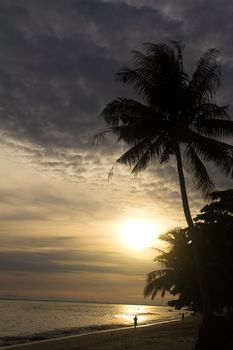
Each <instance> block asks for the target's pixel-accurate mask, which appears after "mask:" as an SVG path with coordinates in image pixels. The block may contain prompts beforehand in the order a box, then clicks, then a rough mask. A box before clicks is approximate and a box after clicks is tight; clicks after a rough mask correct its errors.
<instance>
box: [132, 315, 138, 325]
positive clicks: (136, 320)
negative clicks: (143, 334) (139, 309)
mask: <svg viewBox="0 0 233 350" xmlns="http://www.w3.org/2000/svg"><path fill="white" fill-rule="evenodd" d="M133 322H134V328H136V327H137V325H138V318H137V316H136V315H135V316H134V318H133Z"/></svg>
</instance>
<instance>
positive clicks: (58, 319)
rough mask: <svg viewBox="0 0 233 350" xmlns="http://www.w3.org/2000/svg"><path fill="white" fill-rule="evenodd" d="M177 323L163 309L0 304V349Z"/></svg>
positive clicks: (174, 316) (175, 313)
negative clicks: (160, 323)
mask: <svg viewBox="0 0 233 350" xmlns="http://www.w3.org/2000/svg"><path fill="white" fill-rule="evenodd" d="M135 315H137V317H138V325H146V324H150V323H159V322H161V321H170V320H175V319H177V318H179V319H180V313H179V312H178V311H172V310H171V309H170V308H168V307H165V306H145V305H117V304H97V303H77V302H58V301H25V300H1V301H0V346H6V345H12V344H17V343H26V342H30V341H35V340H43V339H50V338H55V337H63V336H68V335H75V334H80V333H88V332H94V331H98V330H104V329H111V328H120V327H127V326H132V325H133V317H134V316H135Z"/></svg>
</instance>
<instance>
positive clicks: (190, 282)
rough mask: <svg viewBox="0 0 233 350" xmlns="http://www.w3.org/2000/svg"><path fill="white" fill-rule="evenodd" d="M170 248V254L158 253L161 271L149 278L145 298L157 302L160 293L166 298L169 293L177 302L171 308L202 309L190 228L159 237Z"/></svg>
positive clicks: (168, 252) (156, 260) (157, 261)
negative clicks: (156, 298) (148, 297)
mask: <svg viewBox="0 0 233 350" xmlns="http://www.w3.org/2000/svg"><path fill="white" fill-rule="evenodd" d="M159 239H161V240H162V241H163V242H165V243H167V244H168V245H169V250H168V251H162V250H159V254H158V255H157V256H156V257H155V259H154V261H155V262H156V263H159V264H160V268H159V269H157V270H155V271H152V272H150V273H149V274H148V275H147V281H146V286H145V289H144V295H145V297H147V296H151V298H152V299H154V298H155V297H156V296H157V294H158V293H159V292H160V293H161V297H162V298H163V297H164V296H165V294H166V293H167V292H168V293H170V294H172V295H173V296H177V295H178V299H173V300H171V301H169V302H168V305H170V306H175V308H176V309H181V308H182V307H184V306H188V307H190V308H192V309H193V310H200V292H199V288H198V283H197V279H196V274H195V267H194V262H193V257H192V244H191V241H190V234H189V230H188V229H181V228H175V229H173V230H170V231H168V232H166V233H165V234H163V235H161V236H160V237H159Z"/></svg>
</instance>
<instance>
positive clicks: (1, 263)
mask: <svg viewBox="0 0 233 350" xmlns="http://www.w3.org/2000/svg"><path fill="white" fill-rule="evenodd" d="M140 262H141V261H140V259H137V258H133V257H129V256H124V255H123V254H120V253H110V252H105V251H104V252H102V251H99V252H90V251H64V250H63V251H53V250H50V251H46V252H30V251H15V250H14V251H5V252H4V251H2V252H0V270H2V271H20V272H35V273H38V272H43V273H54V272H57V273H64V272H65V273H77V272H78V273H88V272H90V273H101V274H105V273H111V274H117V275H125V276H128V275H130V276H145V274H146V273H147V272H148V271H149V269H150V268H151V263H148V262H145V261H143V263H140Z"/></svg>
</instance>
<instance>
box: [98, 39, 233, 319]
mask: <svg viewBox="0 0 233 350" xmlns="http://www.w3.org/2000/svg"><path fill="white" fill-rule="evenodd" d="M183 48H184V47H183V46H182V45H181V44H179V43H177V42H171V43H170V44H165V43H162V44H151V43H149V44H145V52H144V53H141V52H138V51H134V52H133V58H134V67H133V68H125V69H123V70H121V71H120V72H119V73H117V79H118V80H119V81H120V82H122V83H123V84H125V85H130V86H132V87H133V89H134V91H135V92H136V94H137V99H136V100H135V99H131V98H117V99H115V100H113V101H111V102H110V103H108V104H107V105H106V107H105V108H104V110H103V111H102V114H101V115H102V117H103V118H104V121H105V122H106V124H107V127H106V129H104V130H102V131H100V132H99V133H98V134H97V135H96V138H97V140H98V139H99V138H101V137H103V136H105V135H106V134H107V133H111V134H114V135H116V137H117V142H119V141H124V142H125V143H126V144H127V145H129V147H130V148H129V149H128V151H126V152H125V153H124V154H123V155H122V156H121V157H120V158H119V159H117V161H116V164H117V163H120V164H128V165H130V166H131V167H132V173H135V174H136V173H138V172H139V171H142V170H144V169H146V167H147V166H148V165H149V163H150V162H151V161H153V160H159V161H160V163H166V162H168V161H169V160H170V159H171V157H174V158H175V159H176V164H177V170H178V176H179V184H180V191H181V198H182V203H183V210H184V215H185V218H186V221H187V224H188V227H189V229H190V230H191V232H192V235H193V256H194V260H195V266H196V271H197V276H198V280H199V286H200V292H201V297H202V308H203V319H204V320H208V319H209V318H210V317H211V305H210V301H209V296H208V286H207V284H206V281H205V274H204V267H203V264H202V260H201V256H200V253H199V249H198V241H197V239H196V236H195V226H194V223H193V220H192V216H191V212H190V207H189V202H188V196H187V191H186V185H185V177H184V169H185V170H186V171H187V172H188V173H190V174H191V175H192V180H193V182H194V184H195V185H196V186H197V188H198V189H201V190H202V192H203V196H204V197H206V196H207V194H208V193H209V191H211V190H213V189H214V184H213V182H212V180H211V178H210V176H209V174H208V172H207V169H206V166H205V162H209V163H210V164H212V165H213V166H215V167H216V168H217V169H219V170H220V171H221V172H222V173H224V174H225V175H232V167H233V157H232V154H233V153H232V152H233V146H231V145H229V144H227V143H224V142H223V138H225V137H228V136H232V135H233V122H232V121H231V120H230V117H229V115H228V113H227V106H219V105H217V104H216V103H214V102H213V97H214V95H215V91H216V89H217V87H218V86H219V83H220V71H219V67H218V64H217V51H216V50H215V49H209V50H208V51H207V52H206V53H204V55H203V56H202V57H201V58H200V60H199V62H198V64H197V67H196V70H195V71H194V73H193V74H192V75H191V76H189V74H188V73H187V72H186V71H185V69H184V66H183ZM111 172H112V171H111ZM111 172H110V173H111Z"/></svg>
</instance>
